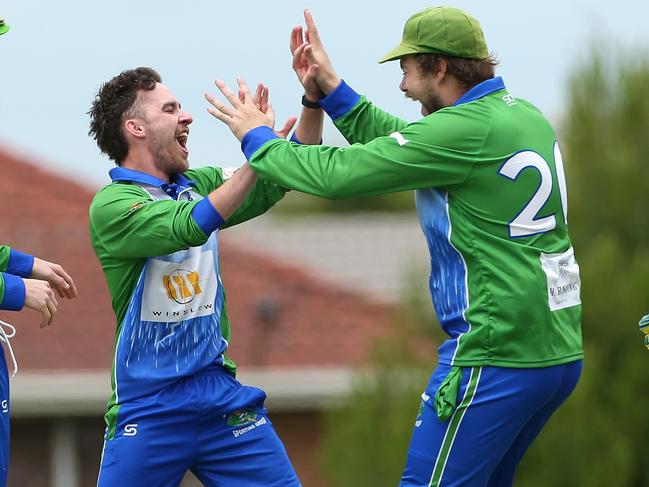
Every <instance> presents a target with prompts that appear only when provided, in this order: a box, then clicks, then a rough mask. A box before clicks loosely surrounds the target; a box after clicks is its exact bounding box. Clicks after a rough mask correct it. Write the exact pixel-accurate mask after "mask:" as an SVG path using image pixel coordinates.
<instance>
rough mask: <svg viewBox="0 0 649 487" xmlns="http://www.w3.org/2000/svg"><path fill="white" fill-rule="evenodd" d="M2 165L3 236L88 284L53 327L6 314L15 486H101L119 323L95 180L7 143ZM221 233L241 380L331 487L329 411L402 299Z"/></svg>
mask: <svg viewBox="0 0 649 487" xmlns="http://www.w3.org/2000/svg"><path fill="white" fill-rule="evenodd" d="M0 165H1V167H2V173H3V177H2V179H1V180H0V191H1V192H2V194H3V200H4V202H5V203H4V205H3V211H2V215H1V216H0V235H1V236H2V237H1V238H0V243H2V244H6V245H10V246H12V247H15V248H17V249H19V250H22V251H24V252H29V253H32V254H34V255H37V256H39V257H42V258H44V259H47V260H51V261H54V262H58V263H60V264H62V265H63V266H64V267H65V268H66V269H67V270H68V272H69V273H70V274H71V275H72V276H73V278H74V280H75V282H76V284H77V288H78V290H79V297H78V299H76V300H74V301H65V302H61V306H60V311H59V313H58V314H57V316H56V319H55V321H54V324H53V325H52V326H51V327H49V328H47V329H40V328H39V327H38V323H39V322H40V320H39V315H38V314H36V313H35V312H33V311H31V310H26V311H23V312H21V313H12V312H0V318H2V319H3V320H5V321H8V322H10V323H13V324H14V325H16V328H17V330H18V333H17V335H16V337H15V338H14V339H13V340H12V345H13V348H14V351H15V353H16V357H17V360H18V365H19V372H18V375H17V376H16V377H15V378H14V379H13V380H12V413H11V414H12V447H11V448H12V451H11V464H10V473H9V479H10V480H9V485H12V486H20V487H31V486H34V487H43V486H48V485H50V486H52V487H63V486H65V487H80V486H89V485H95V481H96V474H97V469H98V463H99V457H100V452H101V446H102V432H103V428H104V424H103V418H102V416H103V412H104V407H105V403H106V400H107V398H108V394H109V371H110V367H111V361H112V353H113V343H114V339H115V322H114V315H113V311H112V309H111V305H110V298H109V296H108V292H107V288H106V284H105V281H104V278H103V275H102V272H101V269H100V267H99V264H98V262H97V259H96V258H95V255H94V253H93V251H92V248H91V246H90V240H89V235H88V216H87V211H88V206H89V204H90V201H91V199H92V196H93V194H94V189H92V188H87V187H85V186H83V185H80V184H78V183H76V182H74V181H72V180H71V179H66V178H65V177H62V176H57V175H54V174H51V173H49V172H46V171H44V170H42V169H40V168H38V167H37V166H36V165H35V164H34V163H30V162H28V161H26V160H23V159H21V158H19V157H17V156H16V155H12V153H11V152H10V151H9V150H7V149H6V148H5V149H2V148H0ZM280 204H281V203H280ZM262 218H263V217H262ZM221 235H222V243H221V246H220V248H221V260H222V265H223V280H224V282H225V285H226V288H227V292H228V304H229V314H230V318H231V322H232V341H231V344H230V351H231V355H232V357H233V358H234V359H235V360H236V361H237V363H238V365H239V378H240V380H241V381H242V382H244V383H247V384H252V385H257V386H259V387H262V388H263V389H265V390H266V392H267V393H268V395H269V400H268V402H267V406H268V408H269V411H270V413H271V418H272V419H273V422H274V424H275V426H276V428H277V430H278V432H279V434H280V436H281V437H282V438H283V440H284V442H285V444H286V447H287V449H288V452H289V455H290V456H291V458H292V460H293V462H294V464H295V466H296V469H297V470H298V474H299V475H300V477H301V479H302V482H303V483H304V485H307V486H315V487H320V486H325V485H327V484H326V482H325V481H324V480H323V479H322V475H321V473H320V471H319V467H318V464H317V458H316V454H317V448H318V441H319V437H320V434H321V431H320V421H319V418H320V415H321V412H322V410H323V409H324V408H326V407H328V406H329V405H330V404H332V401H335V399H336V398H337V397H340V396H341V395H342V394H345V392H346V391H348V390H349V387H350V378H351V371H352V368H353V367H354V366H358V365H362V364H363V363H364V361H365V360H366V358H367V354H368V351H369V348H370V346H371V345H372V342H373V339H374V338H375V337H377V336H378V335H379V334H381V333H383V332H384V331H385V330H386V329H387V328H388V327H389V324H390V322H391V320H392V318H391V316H392V311H393V308H392V307H391V306H390V305H387V304H384V303H381V302H378V301H375V300H372V299H371V298H369V297H367V296H364V295H362V294H359V293H355V292H350V291H349V290H346V289H345V290H344V289H342V288H337V287H335V286H334V285H333V284H332V282H331V280H329V281H323V280H320V279H319V278H318V277H316V276H314V275H313V274H312V273H311V272H310V271H309V269H306V268H300V267H298V266H296V265H294V264H292V263H291V262H290V260H286V261H278V260H277V259H272V258H270V257H269V256H268V255H266V254H265V253H264V252H263V249H260V248H259V247H255V246H254V245H252V246H249V245H246V246H245V248H240V246H238V245H235V243H234V242H235V241H236V239H235V241H232V240H229V239H228V235H227V230H226V231H224V232H223V233H222V234H221ZM60 301H62V300H60ZM184 485H194V484H193V483H192V481H191V480H187V481H186V484H184Z"/></svg>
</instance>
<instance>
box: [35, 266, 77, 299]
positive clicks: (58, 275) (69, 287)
mask: <svg viewBox="0 0 649 487" xmlns="http://www.w3.org/2000/svg"><path fill="white" fill-rule="evenodd" d="M30 277H32V278H34V279H41V280H43V281H47V282H49V283H50V285H51V286H52V289H54V290H55V291H56V294H58V295H59V297H61V298H68V299H72V298H76V297H77V288H76V287H75V285H74V281H73V280H72V278H71V277H70V276H69V275H68V273H67V272H65V269H64V268H63V267H61V266H60V265H59V264H55V263H53V262H48V261H46V260H43V259H39V258H38V257H35V258H34V266H33V267H32V273H31V276H30Z"/></svg>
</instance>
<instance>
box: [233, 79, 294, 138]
mask: <svg viewBox="0 0 649 487" xmlns="http://www.w3.org/2000/svg"><path fill="white" fill-rule="evenodd" d="M269 93H270V92H269V90H268V86H266V85H265V84H262V83H259V84H257V89H256V90H255V95H254V96H253V97H252V102H253V103H254V104H255V106H256V107H257V110H259V111H261V112H262V113H265V114H266V115H268V116H269V117H270V118H271V119H272V120H273V126H275V111H274V110H273V107H272V105H271V104H270V103H268V98H269ZM239 99H241V91H239ZM296 122H297V117H289V118H288V120H286V122H284V126H283V127H282V128H281V129H280V130H275V133H276V134H277V135H278V136H279V137H282V138H283V139H285V138H286V137H288V134H289V133H290V132H291V130H292V129H293V127H294V126H295V123H296Z"/></svg>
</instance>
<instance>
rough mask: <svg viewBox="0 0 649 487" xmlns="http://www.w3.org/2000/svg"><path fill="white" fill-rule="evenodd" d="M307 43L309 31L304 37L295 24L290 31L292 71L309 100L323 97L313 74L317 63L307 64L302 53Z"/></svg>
mask: <svg viewBox="0 0 649 487" xmlns="http://www.w3.org/2000/svg"><path fill="white" fill-rule="evenodd" d="M308 45H309V33H308V32H307V33H306V38H305V36H304V33H303V31H302V26H301V25H297V26H295V27H293V30H292V31H291V41H290V46H289V47H290V49H291V55H292V56H293V64H292V66H293V71H295V74H296V75H297V79H298V80H299V81H300V83H301V84H302V86H303V87H304V94H305V95H306V97H307V99H309V100H311V101H318V100H319V99H320V98H323V97H324V93H323V92H322V90H321V89H320V87H319V86H318V84H317V83H316V80H315V76H316V74H317V72H318V70H319V69H320V66H318V65H317V64H309V61H308V59H307V58H306V55H305V53H304V51H305V49H306V47H307V46H308Z"/></svg>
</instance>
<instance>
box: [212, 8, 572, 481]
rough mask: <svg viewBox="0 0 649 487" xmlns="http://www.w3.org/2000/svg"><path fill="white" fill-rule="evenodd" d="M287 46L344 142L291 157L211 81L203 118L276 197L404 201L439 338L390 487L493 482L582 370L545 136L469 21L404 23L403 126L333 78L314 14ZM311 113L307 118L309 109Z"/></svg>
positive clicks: (264, 121)
mask: <svg viewBox="0 0 649 487" xmlns="http://www.w3.org/2000/svg"><path fill="white" fill-rule="evenodd" d="M305 19H306V24H307V28H308V33H309V39H308V40H307V42H305V43H303V45H301V46H300V49H302V50H303V51H304V53H305V56H306V59H307V60H308V63H309V65H310V69H312V70H315V82H316V83H317V85H318V86H319V88H320V91H321V92H322V94H323V95H324V97H323V98H322V99H320V101H319V105H320V106H321V107H322V108H323V109H324V111H325V112H326V113H327V114H328V115H329V116H330V117H331V118H332V120H333V121H334V123H335V125H336V127H337V128H338V129H339V130H340V131H341V132H342V134H343V135H344V136H345V137H346V139H347V140H348V141H349V142H350V144H352V145H351V146H350V147H348V148H335V147H324V146H303V145H296V144H292V143H290V142H288V141H285V140H282V139H281V138H278V137H277V136H276V135H275V134H274V133H273V131H272V129H271V128H270V127H271V126H272V121H271V120H270V119H269V118H268V117H266V116H265V115H264V114H263V113H261V112H260V111H259V110H258V109H257V108H256V107H255V105H254V104H253V103H252V102H250V101H249V97H248V98H246V99H245V100H244V101H242V100H240V99H239V98H238V97H237V96H236V95H235V94H234V93H232V92H231V91H230V90H229V89H228V87H227V86H225V85H224V84H223V83H222V82H220V81H217V86H218V88H219V89H220V91H221V92H222V93H223V95H224V96H225V97H226V98H227V100H228V101H229V102H230V105H231V106H228V105H226V104H224V103H222V102H221V101H219V100H217V99H216V98H214V97H213V96H211V95H207V98H208V101H210V103H211V104H212V108H210V109H209V111H210V113H212V115H214V116H215V117H216V118H218V119H219V120H221V121H222V122H224V123H225V124H227V125H228V126H229V127H230V129H231V130H232V132H233V134H234V135H235V136H236V137H237V138H238V139H240V140H241V141H242V149H243V151H244V153H245V154H246V156H247V158H248V161H249V164H250V166H251V167H252V169H253V170H254V171H255V172H256V173H257V174H259V175H262V176H263V177H266V178H268V179H270V180H272V181H275V182H276V183H277V184H280V185H281V186H283V187H286V188H290V189H295V190H298V191H303V192H306V193H310V194H314V195H318V196H322V197H327V198H344V197H351V196H359V195H374V194H379V193H388V192H395V191H404V190H416V193H415V194H416V205H417V212H418V214H419V219H420V221H421V227H422V229H423V231H424V233H425V235H426V239H427V241H428V248H429V250H430V255H431V274H430V291H431V295H432V299H433V304H434V307H435V310H436V312H437V316H438V318H439V321H440V323H441V326H442V328H443V329H444V331H445V332H446V333H447V334H448V336H449V338H448V340H446V341H445V342H444V343H442V345H441V346H440V347H439V350H438V352H439V363H438V367H437V369H436V370H435V372H434V373H433V375H432V377H431V379H430V382H429V384H428V386H427V388H426V390H425V391H424V393H423V394H422V399H423V405H422V408H421V412H420V415H419V417H418V418H417V421H416V423H415V428H414V432H413V436H412V440H411V444H410V447H409V450H408V454H407V461H406V467H405V471H404V473H403V476H402V479H401V485H402V486H462V487H472V486H475V487H478V486H479V487H483V486H490V487H496V486H497V487H502V486H508V485H511V484H512V483H513V478H514V473H515V468H516V465H517V464H518V462H519V461H520V459H521V457H522V456H523V454H524V453H525V451H526V450H527V448H528V447H529V445H530V444H531V442H532V441H533V440H534V438H535V437H536V436H537V435H538V433H539V432H540V430H541V428H542V427H543V425H544V424H545V423H546V421H547V420H548V419H549V418H550V416H551V415H552V413H553V412H554V411H555V410H556V409H557V408H558V407H559V405H560V404H561V403H563V401H564V400H565V399H566V398H567V397H568V396H569V394H570V393H571V392H572V390H573V389H574V387H575V386H576V384H577V381H578V379H579V375H580V373H581V365H582V363H581V359H582V355H583V350H582V339H581V325H580V320H581V302H580V293H579V289H580V278H579V267H578V265H577V263H576V261H575V257H574V252H573V248H572V245H571V242H570V238H569V236H568V225H567V209H568V206H567V190H566V182H565V178H564V170H563V160H562V156H561V151H560V150H559V144H558V142H557V138H556V136H555V134H554V132H553V130H552V128H551V127H550V124H549V123H548V121H547V120H546V119H545V118H544V117H543V115H542V114H541V113H540V111H539V110H538V109H537V108H535V107H534V106H533V105H532V104H530V103H529V102H527V101H525V100H522V99H519V98H517V97H516V96H514V95H513V94H511V93H509V92H508V91H507V89H506V87H505V84H504V81H503V80H502V79H501V78H500V77H494V65H495V64H496V62H495V60H494V59H493V58H492V57H491V56H490V54H489V51H488V49H487V45H486V42H485V39H484V36H483V33H482V30H481V28H480V25H479V23H478V22H477V21H476V20H475V19H474V18H473V17H471V16H470V15H468V14H467V13H465V12H463V11H461V10H458V9H455V8H448V7H434V8H429V9H426V10H424V11H422V12H419V13H417V14H415V15H413V16H412V17H411V18H410V19H409V20H408V21H407V22H406V24H405V28H404V31H403V38H402V41H401V43H400V44H399V45H398V46H397V47H396V48H394V49H393V50H392V51H390V52H389V53H388V54H387V55H386V56H385V57H384V58H383V59H381V62H386V61H397V60H398V61H399V63H400V65H401V69H402V70H403V79H402V81H401V84H400V86H399V88H400V89H401V91H403V92H404V93H405V95H406V96H407V97H408V98H410V99H412V100H415V101H418V102H419V103H420V104H421V113H422V116H423V118H421V119H420V120H418V121H416V122H413V123H408V122H406V121H404V120H401V119H399V118H397V117H395V116H392V115H390V114H388V113H386V112H384V111H382V110H380V109H379V108H377V107H375V106H374V105H372V104H371V103H370V102H369V101H368V100H367V99H366V98H365V97H364V96H360V95H359V94H357V93H356V92H355V91H354V90H353V89H352V88H351V87H349V86H348V85H347V84H346V83H345V82H344V81H342V80H341V79H340V77H339V76H338V75H337V74H336V72H335V70H334V69H333V67H332V64H331V62H330V60H329V58H328V56H327V53H326V51H325V49H324V47H323V45H322V42H321V40H320V38H319V35H318V32H317V30H316V26H315V24H314V22H313V19H312V17H311V15H310V14H309V13H308V11H307V12H305ZM315 109H317V108H314V110H315Z"/></svg>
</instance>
